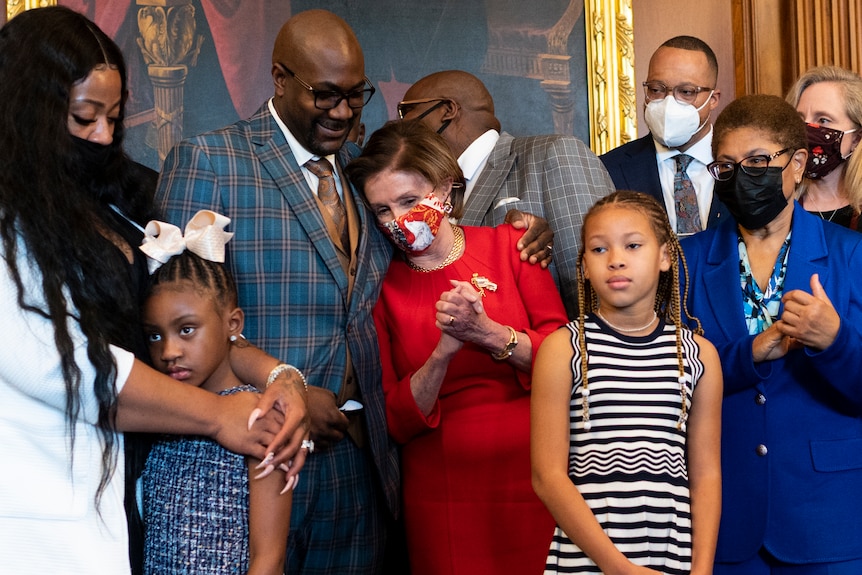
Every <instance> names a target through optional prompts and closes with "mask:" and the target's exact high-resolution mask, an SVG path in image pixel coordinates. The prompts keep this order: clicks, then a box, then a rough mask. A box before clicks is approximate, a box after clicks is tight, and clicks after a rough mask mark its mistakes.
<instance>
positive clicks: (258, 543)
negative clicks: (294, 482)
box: [247, 458, 293, 575]
mask: <svg viewBox="0 0 862 575" xmlns="http://www.w3.org/2000/svg"><path fill="white" fill-rule="evenodd" d="M247 461H248V474H249V482H248V548H249V569H248V575H283V573H284V557H285V553H286V551H287V536H288V534H289V533H290V506H291V504H292V503H293V491H292V490H288V491H287V492H286V493H284V494H280V491H281V489H282V482H281V481H280V478H279V477H278V475H270V476H268V477H265V478H261V479H258V480H255V479H254V478H255V477H256V476H257V474H258V473H259V471H257V466H258V464H259V463H260V462H259V461H257V460H255V459H253V458H248V460H247Z"/></svg>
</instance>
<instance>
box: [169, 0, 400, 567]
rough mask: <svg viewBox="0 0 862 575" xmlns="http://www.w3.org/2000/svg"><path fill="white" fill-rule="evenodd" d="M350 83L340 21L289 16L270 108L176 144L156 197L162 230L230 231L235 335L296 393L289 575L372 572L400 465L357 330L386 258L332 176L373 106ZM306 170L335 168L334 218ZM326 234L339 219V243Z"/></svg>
mask: <svg viewBox="0 0 862 575" xmlns="http://www.w3.org/2000/svg"><path fill="white" fill-rule="evenodd" d="M364 69H365V63H364V59H363V55H362V50H361V48H360V46H359V43H358V41H357V39H356V37H355V35H354V33H353V31H352V30H351V29H350V27H349V26H348V25H347V23H346V22H344V21H343V20H342V19H341V18H339V17H337V16H336V15H334V14H332V13H330V12H326V11H323V10H311V11H307V12H301V13H299V14H297V15H295V16H294V17H293V18H291V19H290V20H288V21H287V23H285V25H284V26H283V27H282V29H281V31H280V32H279V35H278V38H277V39H276V43H275V47H274V50H273V66H272V75H273V80H274V84H275V96H274V97H273V98H272V100H270V101H268V102H266V103H265V104H264V105H263V106H262V107H261V108H260V109H259V110H258V111H257V113H255V114H254V115H253V116H252V117H250V118H248V119H246V120H242V121H239V122H237V123H235V124H233V125H231V126H228V127H226V128H223V129H220V130H216V131H214V132H210V133H206V134H203V135H200V136H196V137H193V138H190V139H188V140H185V141H183V142H182V143H180V144H179V145H177V147H175V148H174V149H173V150H172V151H171V153H170V154H169V155H168V157H167V158H166V159H165V164H164V169H163V172H162V177H161V180H160V183H159V189H158V201H159V202H160V204H161V207H162V208H163V209H164V210H165V214H166V216H167V218H168V220H169V221H171V222H174V223H176V224H180V225H183V224H184V223H185V222H187V221H188V220H189V219H190V217H191V216H192V215H193V214H194V213H195V212H197V210H200V209H210V210H214V211H216V212H220V213H222V214H225V215H227V216H228V217H230V218H231V220H232V221H231V228H230V229H231V231H233V232H234V233H235V237H234V238H233V241H232V242H231V244H230V246H229V249H228V254H227V263H228V265H229V267H230V270H231V271H232V273H233V274H234V276H235V278H236V280H237V283H238V287H239V299H240V305H241V306H242V307H243V309H244V310H245V320H246V323H245V329H246V336H247V337H248V339H249V340H250V341H252V342H254V343H256V344H258V345H260V346H261V347H262V348H263V349H264V350H266V351H267V352H269V353H270V354H272V355H273V356H275V357H277V358H280V359H281V360H283V361H285V362H288V363H290V364H292V365H294V366H296V367H298V368H299V369H300V370H302V371H303V372H304V373H305V375H306V377H307V379H308V384H309V393H308V410H309V414H310V415H311V438H312V439H313V440H314V442H315V444H316V447H317V449H316V450H315V451H314V453H313V454H309V456H308V458H307V460H306V463H305V467H304V468H303V470H302V473H301V476H302V481H300V482H299V484H298V487H297V488H296V490H295V492H294V495H293V497H294V499H293V510H292V514H291V526H290V538H289V544H288V559H287V569H288V571H289V572H290V573H305V574H309V573H321V574H324V573H326V574H331V573H339V574H349V573H362V574H368V573H378V572H380V571H381V570H382V555H383V548H384V544H385V539H386V525H387V523H388V522H389V521H391V520H392V518H393V517H395V516H397V513H398V484H399V469H398V460H397V453H396V450H395V447H394V445H393V443H392V442H391V441H390V439H389V436H388V433H387V429H386V419H385V415H384V407H383V392H382V388H381V384H380V377H381V375H380V360H379V351H378V347H377V339H376V334H375V330H374V323H373V321H372V318H371V312H372V309H373V307H374V304H375V302H376V301H377V296H378V292H379V289H380V284H381V282H382V280H383V276H384V274H385V272H386V269H387V267H388V265H389V262H390V259H391V257H392V251H391V247H390V245H389V244H388V242H387V241H386V240H385V239H384V238H383V236H382V234H381V233H380V232H379V230H378V229H377V228H376V226H375V224H374V219H373V217H371V215H370V213H369V212H368V210H367V209H366V208H365V206H364V204H363V202H362V200H361V198H360V196H359V195H358V193H357V192H356V191H355V190H353V189H352V188H351V187H350V185H349V184H348V183H347V182H346V180H345V179H344V178H343V177H342V176H341V169H342V168H343V166H344V165H345V164H346V162H348V161H349V159H350V157H351V156H352V155H356V154H357V153H358V152H359V149H358V148H356V147H355V146H353V145H352V144H347V145H345V140H346V139H347V135H348V132H349V131H350V129H351V127H352V126H353V123H354V121H355V120H356V118H357V117H358V113H357V112H358V110H359V109H360V108H361V107H362V106H363V105H365V103H367V101H368V99H369V98H370V97H371V95H372V94H373V92H374V89H373V88H372V87H371V85H370V83H368V81H367V79H366V77H365V71H364ZM319 158H326V159H327V160H328V161H329V164H330V165H331V166H334V167H335V177H334V183H335V185H336V188H337V189H338V191H339V196H340V200H341V204H342V206H343V208H342V209H343V212H341V216H340V217H338V216H333V215H332V214H331V213H330V212H329V211H327V210H328V208H327V207H326V206H325V205H324V203H323V202H322V201H321V199H320V198H318V196H317V193H316V192H317V191H318V184H319V182H320V180H321V179H323V178H325V176H318V175H315V174H314V173H312V172H311V171H310V169H309V168H306V167H305V166H304V164H305V163H306V161H308V160H317V159H319ZM323 189H324V188H323V187H321V188H320V191H321V195H323ZM338 220H340V221H344V220H346V227H347V232H346V236H347V238H349V240H348V239H347V238H344V239H342V238H343V236H341V234H340V233H339V230H338V223H337V221H338ZM348 244H349V245H348ZM350 399H353V400H357V401H359V402H360V403H361V404H362V405H363V406H364V408H363V409H362V410H361V411H360V412H358V413H356V412H354V413H353V414H352V415H345V414H344V413H342V412H341V411H339V406H342V405H344V403H345V402H346V401H347V400H350Z"/></svg>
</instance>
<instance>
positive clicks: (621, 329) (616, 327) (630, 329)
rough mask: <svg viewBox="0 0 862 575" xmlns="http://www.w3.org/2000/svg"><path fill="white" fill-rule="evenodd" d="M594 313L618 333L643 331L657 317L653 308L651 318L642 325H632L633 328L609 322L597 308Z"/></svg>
mask: <svg viewBox="0 0 862 575" xmlns="http://www.w3.org/2000/svg"><path fill="white" fill-rule="evenodd" d="M596 315H597V316H599V317H600V318H601V320H602V321H603V322H605V323H606V324H608V327H611V328H613V329H615V330H616V331H618V332H620V333H634V332H636V331H643V330H645V329H646V328H648V327H649V326H651V325H652V324H653V322H654V321H655V320H656V319H657V318H658V315H656V313H655V310H653V312H652V319H650V320H649V321H648V322H647V323H645V324H644V325H642V326H640V327H634V328H624V327H619V326H616V325H614V324H612V323H611V322H609V321H608V320H607V319H606V318H605V316H603V315H602V312H601V311H599V310H596Z"/></svg>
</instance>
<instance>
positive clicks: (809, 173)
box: [805, 124, 856, 180]
mask: <svg viewBox="0 0 862 575" xmlns="http://www.w3.org/2000/svg"><path fill="white" fill-rule="evenodd" d="M805 131H806V132H807V135H808V152H809V154H808V163H807V164H806V165H805V177H806V178H810V179H812V180H819V179H820V178H822V177H823V176H825V175H826V174H829V173H830V172H832V170H834V169H835V168H837V167H838V166H840V165H841V164H842V163H843V162H844V160H846V159H847V158H849V157H850V154H848V155H847V157H844V156H842V155H841V139H842V138H843V137H844V134H850V133H851V132H855V131H856V129H855V128H854V129H852V130H847V131H844V132H842V131H841V130H833V129H831V128H825V127H823V126H821V125H819V124H806V125H805Z"/></svg>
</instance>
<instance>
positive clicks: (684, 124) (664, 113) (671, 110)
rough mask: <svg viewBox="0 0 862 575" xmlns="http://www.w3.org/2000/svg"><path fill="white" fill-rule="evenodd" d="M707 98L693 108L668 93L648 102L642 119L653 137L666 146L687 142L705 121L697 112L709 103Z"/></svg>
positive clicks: (680, 144) (676, 145)
mask: <svg viewBox="0 0 862 575" xmlns="http://www.w3.org/2000/svg"><path fill="white" fill-rule="evenodd" d="M711 97H712V91H710V93H709V98H707V99H706V102H704V103H703V105H701V107H700V108H695V107H694V106H692V105H691V104H680V103H679V102H677V101H676V98H674V97H673V95H671V94H668V95H667V96H665V97H664V98H663V99H661V100H653V101H652V102H648V103H647V105H646V110H645V111H644V121H645V122H646V125H647V127H648V128H649V131H650V133H652V135H653V137H654V138H655V139H656V140H658V141H659V142H661V143H662V144H664V145H665V146H667V147H668V148H676V147H678V146H682V145H683V144H685V143H686V142H688V141H689V140H690V139H691V137H692V136H694V135H695V134H696V133H697V131H698V130H700V129H701V128H702V127H703V126H704V124H706V121H705V120H704V122H703V123H701V122H700V114H699V112H700V111H701V110H703V107H704V106H706V105H707V104H708V103H709V100H710V98H711Z"/></svg>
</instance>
